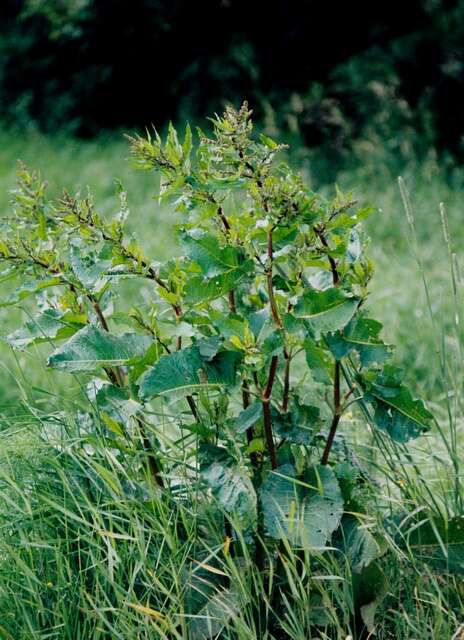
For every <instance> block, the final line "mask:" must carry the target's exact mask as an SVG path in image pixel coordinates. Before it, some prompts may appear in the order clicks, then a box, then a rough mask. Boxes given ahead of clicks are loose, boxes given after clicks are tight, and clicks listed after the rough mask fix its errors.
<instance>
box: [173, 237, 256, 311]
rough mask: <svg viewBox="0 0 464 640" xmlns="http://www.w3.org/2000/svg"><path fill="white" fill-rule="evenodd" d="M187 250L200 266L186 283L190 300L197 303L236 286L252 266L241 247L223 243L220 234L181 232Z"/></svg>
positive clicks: (188, 299) (216, 296) (187, 299)
mask: <svg viewBox="0 0 464 640" xmlns="http://www.w3.org/2000/svg"><path fill="white" fill-rule="evenodd" d="M182 242H183V244H184V246H185V248H186V250H187V254H188V256H189V258H190V259H191V260H193V261H194V262H195V263H196V264H197V265H198V266H199V267H200V270H201V275H193V276H191V277H190V278H189V279H188V281H187V283H186V285H185V299H186V301H187V303H190V304H196V303H202V302H207V301H208V300H213V299H215V298H218V297H220V296H222V295H224V294H225V293H227V292H229V291H231V290H232V289H234V288H235V287H236V286H237V285H238V284H239V282H240V281H241V280H243V278H244V277H245V276H246V275H248V274H249V273H250V272H251V271H252V269H253V267H254V263H253V260H247V259H246V256H245V255H244V253H243V250H242V249H241V248H240V247H232V246H229V245H224V246H222V245H220V244H219V242H218V240H217V238H215V237H214V236H212V235H209V234H207V233H202V232H199V231H190V232H187V233H184V234H182Z"/></svg>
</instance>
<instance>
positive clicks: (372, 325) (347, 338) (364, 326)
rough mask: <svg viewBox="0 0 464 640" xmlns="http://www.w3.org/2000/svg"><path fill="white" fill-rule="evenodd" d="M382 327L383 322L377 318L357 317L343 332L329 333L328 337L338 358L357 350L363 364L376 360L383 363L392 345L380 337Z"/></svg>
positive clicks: (331, 347)
mask: <svg viewBox="0 0 464 640" xmlns="http://www.w3.org/2000/svg"><path fill="white" fill-rule="evenodd" d="M381 329H382V324H381V323H380V322H377V321H376V320H371V319H369V318H357V319H352V320H351V322H350V323H349V324H348V325H347V326H346V327H345V328H344V330H343V332H340V331H337V332H336V333H331V334H328V335H327V337H326V339H327V343H328V345H329V348H330V350H331V351H332V353H333V354H334V356H335V357H336V358H337V360H341V359H342V358H344V357H345V356H347V355H348V354H349V353H350V352H351V351H353V350H356V351H357V352H358V353H359V359H360V361H361V364H362V366H363V367H368V366H369V365H371V364H373V363H374V362H377V363H379V364H381V363H382V362H384V361H385V360H387V359H388V358H389V357H390V355H391V351H392V348H391V346H390V345H386V344H385V343H384V342H383V341H382V340H381V339H380V338H379V333H380V331H381Z"/></svg>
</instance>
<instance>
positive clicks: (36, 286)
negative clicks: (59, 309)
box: [0, 276, 61, 308]
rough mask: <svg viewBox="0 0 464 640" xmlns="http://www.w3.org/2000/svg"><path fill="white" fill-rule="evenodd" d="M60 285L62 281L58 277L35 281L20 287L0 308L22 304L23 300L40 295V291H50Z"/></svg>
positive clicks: (2, 301)
mask: <svg viewBox="0 0 464 640" xmlns="http://www.w3.org/2000/svg"><path fill="white" fill-rule="evenodd" d="M59 284H61V279H60V278H59V277H58V276H56V277H53V278H44V279H43V280H33V281H32V282H28V283H26V284H23V285H21V286H20V287H18V288H17V289H16V290H15V291H14V292H13V293H11V294H10V295H9V296H8V297H7V298H5V299H4V300H1V301H0V308H1V307H11V306H12V305H14V304H17V303H18V302H21V300H24V299H25V298H28V297H29V296H31V295H34V294H36V293H39V291H42V290H44V289H48V288H49V287H56V286H58V285H59Z"/></svg>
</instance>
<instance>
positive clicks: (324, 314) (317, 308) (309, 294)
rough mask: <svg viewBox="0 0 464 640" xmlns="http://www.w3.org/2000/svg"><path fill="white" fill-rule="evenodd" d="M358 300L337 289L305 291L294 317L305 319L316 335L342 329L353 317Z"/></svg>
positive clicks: (297, 304)
mask: <svg viewBox="0 0 464 640" xmlns="http://www.w3.org/2000/svg"><path fill="white" fill-rule="evenodd" d="M358 304H359V299H358V298H354V297H352V296H349V295H348V294H347V293H345V292H344V291H342V290H341V289H339V288H337V287H332V288H330V289H326V290H325V291H317V290H316V289H306V291H305V292H304V294H303V296H302V297H301V298H299V300H298V302H297V303H296V305H295V315H296V316H297V317H299V318H305V320H306V321H307V322H308V324H309V326H310V327H311V328H312V330H313V331H314V332H315V334H316V335H319V334H320V333H328V332H333V331H338V330H339V329H343V327H344V326H346V325H347V324H348V322H349V321H350V320H351V318H352V317H353V315H354V313H355V311H356V309H357V307H358Z"/></svg>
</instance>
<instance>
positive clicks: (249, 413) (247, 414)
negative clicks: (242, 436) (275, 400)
mask: <svg viewBox="0 0 464 640" xmlns="http://www.w3.org/2000/svg"><path fill="white" fill-rule="evenodd" d="M262 415H263V405H262V403H261V402H255V403H253V404H250V406H249V407H247V408H246V409H244V410H243V411H241V412H240V413H239V414H238V416H237V417H236V418H235V420H234V425H233V426H234V431H235V432H236V433H245V431H246V430H247V429H249V428H250V427H253V426H254V425H255V424H256V423H257V422H258V420H260V419H261V418H262Z"/></svg>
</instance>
